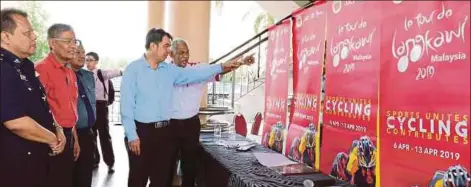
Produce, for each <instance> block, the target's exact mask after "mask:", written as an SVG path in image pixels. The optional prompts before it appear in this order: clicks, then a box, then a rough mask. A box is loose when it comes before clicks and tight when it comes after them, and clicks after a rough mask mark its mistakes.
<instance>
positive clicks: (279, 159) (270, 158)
mask: <svg viewBox="0 0 471 187" xmlns="http://www.w3.org/2000/svg"><path fill="white" fill-rule="evenodd" d="M253 154H254V155H255V157H256V158H257V160H258V162H260V164H262V165H264V166H266V167H275V166H285V165H289V164H298V163H297V162H294V161H291V160H290V159H288V158H286V157H285V156H284V155H282V154H280V153H253Z"/></svg>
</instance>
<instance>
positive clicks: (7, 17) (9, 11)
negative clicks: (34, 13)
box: [1, 8, 28, 34]
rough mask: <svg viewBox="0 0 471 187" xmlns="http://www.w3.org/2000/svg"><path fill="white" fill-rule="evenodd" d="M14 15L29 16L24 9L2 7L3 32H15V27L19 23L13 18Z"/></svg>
mask: <svg viewBox="0 0 471 187" xmlns="http://www.w3.org/2000/svg"><path fill="white" fill-rule="evenodd" d="M14 15H18V16H23V17H25V18H28V14H27V13H26V12H24V11H22V10H19V9H15V8H6V9H2V11H1V16H2V18H1V22H2V26H1V32H3V31H5V32H9V33H11V34H13V33H14V32H15V29H16V27H17V26H18V25H16V22H15V20H14V19H13V16H14Z"/></svg>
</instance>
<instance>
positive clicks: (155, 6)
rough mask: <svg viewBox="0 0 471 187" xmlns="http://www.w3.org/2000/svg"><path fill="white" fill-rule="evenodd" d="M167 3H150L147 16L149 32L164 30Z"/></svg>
mask: <svg viewBox="0 0 471 187" xmlns="http://www.w3.org/2000/svg"><path fill="white" fill-rule="evenodd" d="M164 3H165V1H148V2H147V4H148V6H147V14H148V23H147V31H149V30H150V29H151V28H164V25H163V23H164V13H165V4H164Z"/></svg>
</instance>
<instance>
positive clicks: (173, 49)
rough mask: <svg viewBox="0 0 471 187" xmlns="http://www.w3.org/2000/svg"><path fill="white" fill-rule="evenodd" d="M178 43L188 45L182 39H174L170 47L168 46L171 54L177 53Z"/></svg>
mask: <svg viewBox="0 0 471 187" xmlns="http://www.w3.org/2000/svg"><path fill="white" fill-rule="evenodd" d="M180 43H184V44H186V45H187V46H188V43H187V42H186V41H185V40H184V39H183V38H175V39H174V40H173V41H172V45H170V50H171V51H172V52H173V53H176V52H177V46H178V44H180Z"/></svg>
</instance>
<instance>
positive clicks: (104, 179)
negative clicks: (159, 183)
mask: <svg viewBox="0 0 471 187" xmlns="http://www.w3.org/2000/svg"><path fill="white" fill-rule="evenodd" d="M248 131H249V132H250V125H249V129H248ZM110 134H111V140H112V142H113V149H114V154H115V173H113V174H108V167H107V166H106V164H105V163H104V162H103V158H101V162H100V166H99V167H98V169H97V170H95V171H94V172H93V184H92V187H127V181H128V170H129V167H128V155H127V152H126V148H125V146H124V129H123V126H120V125H119V126H118V125H110ZM248 138H249V139H252V140H255V141H256V142H259V143H260V136H253V135H249V136H248ZM98 144H99V142H98ZM100 153H101V151H100Z"/></svg>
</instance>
